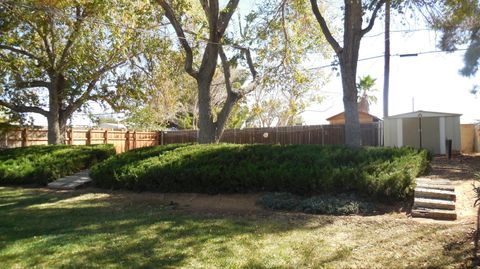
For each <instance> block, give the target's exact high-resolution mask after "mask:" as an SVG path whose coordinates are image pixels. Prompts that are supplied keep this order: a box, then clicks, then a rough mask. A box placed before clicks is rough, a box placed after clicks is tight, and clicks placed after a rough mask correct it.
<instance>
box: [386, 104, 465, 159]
mask: <svg viewBox="0 0 480 269" xmlns="http://www.w3.org/2000/svg"><path fill="white" fill-rule="evenodd" d="M460 116H461V114H454V113H444V112H432V111H423V110H419V111H414V112H410V113H405V114H399V115H395V116H390V117H387V118H385V119H384V144H385V146H388V147H401V146H411V147H414V148H425V149H428V150H430V151H431V152H432V153H434V154H445V153H446V152H447V150H446V140H450V139H451V140H452V152H460V149H461V135H460Z"/></svg>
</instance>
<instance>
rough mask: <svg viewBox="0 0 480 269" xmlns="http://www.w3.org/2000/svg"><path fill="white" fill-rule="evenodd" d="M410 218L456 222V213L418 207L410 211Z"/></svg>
mask: <svg viewBox="0 0 480 269" xmlns="http://www.w3.org/2000/svg"><path fill="white" fill-rule="evenodd" d="M412 217H414V218H430V219H437V220H456V219H457V212H456V211H455V210H445V209H432V208H422V207H419V208H415V209H413V210H412Z"/></svg>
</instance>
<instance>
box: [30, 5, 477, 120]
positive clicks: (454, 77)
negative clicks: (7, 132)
mask: <svg viewBox="0 0 480 269" xmlns="http://www.w3.org/2000/svg"><path fill="white" fill-rule="evenodd" d="M252 2H253V0H249V1H245V2H241V3H243V4H241V5H240V7H239V8H240V11H241V13H242V14H246V13H247V10H248V9H250V8H251V3H252ZM330 3H331V9H334V10H333V11H334V12H335V11H336V12H340V8H339V3H341V2H340V1H335V2H330ZM406 18H407V19H405V20H404V21H403V22H400V20H399V19H398V17H396V16H393V15H392V24H391V30H392V33H391V38H390V43H391V55H397V54H407V53H422V52H429V51H436V50H437V51H438V49H437V48H436V44H437V42H438V38H439V36H440V34H439V33H436V32H435V31H433V30H429V29H428V27H427V26H426V25H425V23H424V22H423V20H421V19H418V18H410V16H406ZM337 23H341V21H339V22H337ZM383 27H384V21H383V20H377V21H376V24H375V26H374V28H373V29H372V30H371V31H370V32H369V33H368V34H367V35H366V36H365V37H364V38H363V39H362V43H361V48H360V57H359V58H360V59H364V58H369V57H374V56H381V55H383V53H384V35H383V32H384V29H383ZM340 34H341V33H340ZM337 40H341V36H340V37H337ZM463 53H464V52H463V51H458V52H455V53H445V52H440V53H431V54H420V55H418V56H417V57H398V56H392V57H391V62H390V98H389V100H390V102H389V114H390V115H396V114H401V113H406V112H411V111H413V110H426V111H438V112H451V113H459V114H462V117H461V118H460V119H461V122H462V123H472V122H475V120H480V109H478V108H479V107H480V99H479V98H480V96H479V97H476V96H474V95H473V94H471V93H470V89H471V88H472V87H473V85H475V84H476V83H478V82H479V81H478V76H475V77H473V78H466V77H463V76H461V75H460V74H459V72H458V71H459V70H460V69H461V68H462V67H463ZM317 57H318V58H317ZM332 60H333V59H322V58H320V56H316V55H312V56H311V57H310V58H309V59H308V60H307V62H306V63H305V67H306V68H312V67H318V66H322V65H325V64H329V63H330V62H331V61H332ZM383 68H384V60H383V57H379V58H375V59H371V60H365V61H360V62H359V64H358V75H357V77H361V76H365V75H370V76H372V77H373V78H375V79H376V87H375V88H376V89H377V91H376V92H375V94H374V95H375V96H376V97H377V100H378V101H377V102H376V103H373V104H371V105H370V113H371V114H373V115H375V116H377V117H380V118H382V117H383V102H382V101H383V97H382V89H383V74H384V73H383ZM319 91H320V94H321V95H322V96H324V97H325V101H323V102H322V103H321V104H313V105H312V106H310V107H308V108H307V110H306V111H305V112H304V113H303V114H302V116H303V119H304V121H305V124H307V125H313V124H326V123H328V122H327V121H326V119H327V118H329V117H330V116H332V115H335V114H337V113H340V112H342V111H343V102H342V86H341V78H340V76H335V75H333V76H332V77H331V78H330V81H329V82H328V83H327V84H326V85H324V86H322V88H320V89H319ZM412 103H414V105H413V104H412ZM94 107H95V106H94ZM95 112H98V113H102V112H103V111H102V110H101V109H100V108H97V109H95ZM35 123H36V124H38V125H46V119H45V118H43V117H41V116H39V117H35ZM72 123H73V124H74V125H89V124H91V123H89V122H88V120H86V116H84V115H76V116H74V118H73V120H72Z"/></svg>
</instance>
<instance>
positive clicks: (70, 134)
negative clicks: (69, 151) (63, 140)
mask: <svg viewBox="0 0 480 269" xmlns="http://www.w3.org/2000/svg"><path fill="white" fill-rule="evenodd" d="M67 139H68V144H69V145H73V129H70V130H68V131H67Z"/></svg>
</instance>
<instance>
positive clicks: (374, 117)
mask: <svg viewBox="0 0 480 269" xmlns="http://www.w3.org/2000/svg"><path fill="white" fill-rule="evenodd" d="M344 114H345V112H340V113H338V114H335V115H333V116H331V117H330V118H328V119H327V120H328V121H330V120H333V119H335V118H337V117H340V116H343V115H344ZM358 114H363V115H367V116H370V117H372V119H374V120H382V119H380V118H378V117H376V116H374V115H372V114H369V113H367V112H363V111H358Z"/></svg>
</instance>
